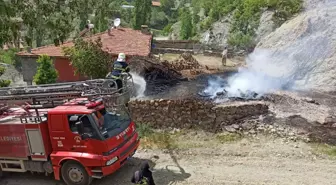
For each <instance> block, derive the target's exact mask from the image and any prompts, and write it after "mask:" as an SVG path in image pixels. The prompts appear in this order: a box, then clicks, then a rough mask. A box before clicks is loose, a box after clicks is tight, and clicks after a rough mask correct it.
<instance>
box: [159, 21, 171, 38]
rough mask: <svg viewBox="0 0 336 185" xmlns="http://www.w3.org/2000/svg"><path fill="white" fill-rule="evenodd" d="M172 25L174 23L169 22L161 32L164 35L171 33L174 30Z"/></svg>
mask: <svg viewBox="0 0 336 185" xmlns="http://www.w3.org/2000/svg"><path fill="white" fill-rule="evenodd" d="M172 26H173V24H172V23H169V24H168V25H166V26H165V27H164V28H163V30H162V32H161V33H162V35H164V36H167V35H169V33H171V32H172V31H173V29H172Z"/></svg>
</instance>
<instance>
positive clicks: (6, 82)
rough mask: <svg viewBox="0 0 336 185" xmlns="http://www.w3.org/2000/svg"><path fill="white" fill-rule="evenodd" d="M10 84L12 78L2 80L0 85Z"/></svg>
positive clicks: (6, 85)
mask: <svg viewBox="0 0 336 185" xmlns="http://www.w3.org/2000/svg"><path fill="white" fill-rule="evenodd" d="M10 84H11V81H10V80H0V87H8V86H9V85H10Z"/></svg>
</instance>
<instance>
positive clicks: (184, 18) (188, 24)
mask: <svg viewBox="0 0 336 185" xmlns="http://www.w3.org/2000/svg"><path fill="white" fill-rule="evenodd" d="M180 21H181V30H180V37H181V39H183V40H186V39H189V38H191V37H192V36H193V24H192V16H191V13H190V11H189V10H188V9H187V8H184V9H183V10H181V12H180Z"/></svg>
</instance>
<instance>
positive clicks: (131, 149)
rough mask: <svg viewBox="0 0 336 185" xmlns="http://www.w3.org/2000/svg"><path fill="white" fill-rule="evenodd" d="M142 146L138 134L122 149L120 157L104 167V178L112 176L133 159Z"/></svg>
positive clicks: (111, 160) (108, 162)
mask: <svg viewBox="0 0 336 185" xmlns="http://www.w3.org/2000/svg"><path fill="white" fill-rule="evenodd" d="M139 145H140V138H139V137H138V134H135V135H133V138H131V139H130V141H129V142H127V144H126V145H125V146H123V147H122V148H121V149H120V151H121V152H120V153H119V155H118V156H116V157H114V158H112V159H110V160H109V161H107V165H106V166H104V167H102V173H103V176H107V175H110V174H112V173H114V172H115V171H117V170H118V169H119V168H121V167H122V166H123V165H124V164H125V162H126V161H127V160H128V159H129V158H131V157H132V156H133V155H134V154H135V152H136V150H137V149H138V147H139Z"/></svg>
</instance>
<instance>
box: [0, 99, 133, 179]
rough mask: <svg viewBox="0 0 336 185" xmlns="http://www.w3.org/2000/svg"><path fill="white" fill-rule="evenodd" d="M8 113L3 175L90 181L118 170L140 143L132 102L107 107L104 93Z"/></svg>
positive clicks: (0, 160) (2, 119)
mask: <svg viewBox="0 0 336 185" xmlns="http://www.w3.org/2000/svg"><path fill="white" fill-rule="evenodd" d="M7 112H10V114H3V115H1V116H0V147H1V150H0V175H1V174H2V172H27V171H30V172H39V173H46V174H51V173H54V177H55V179H56V180H61V179H62V180H63V181H64V182H65V183H66V184H67V185H75V184H76V185H89V184H90V183H91V181H92V179H94V178H96V179H100V178H103V177H104V176H107V175H109V174H112V173H113V172H115V171H116V170H118V169H119V168H120V167H121V166H123V164H124V163H125V161H126V160H127V159H128V158H129V157H132V156H133V155H134V153H135V152H136V150H137V148H138V146H139V136H138V133H137V132H136V127H135V124H134V122H132V120H131V117H130V114H129V111H128V108H127V106H126V105H119V106H118V107H113V108H112V109H111V108H109V109H108V111H107V109H106V108H105V104H104V103H103V100H102V98H101V97H99V98H96V99H93V100H89V99H88V98H75V99H73V100H71V101H67V102H66V103H63V104H61V105H59V106H55V107H53V108H49V109H44V108H43V107H42V108H41V107H40V109H39V111H37V108H36V106H35V111H34V110H32V109H26V108H22V107H19V108H11V109H9V110H8V111H7Z"/></svg>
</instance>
